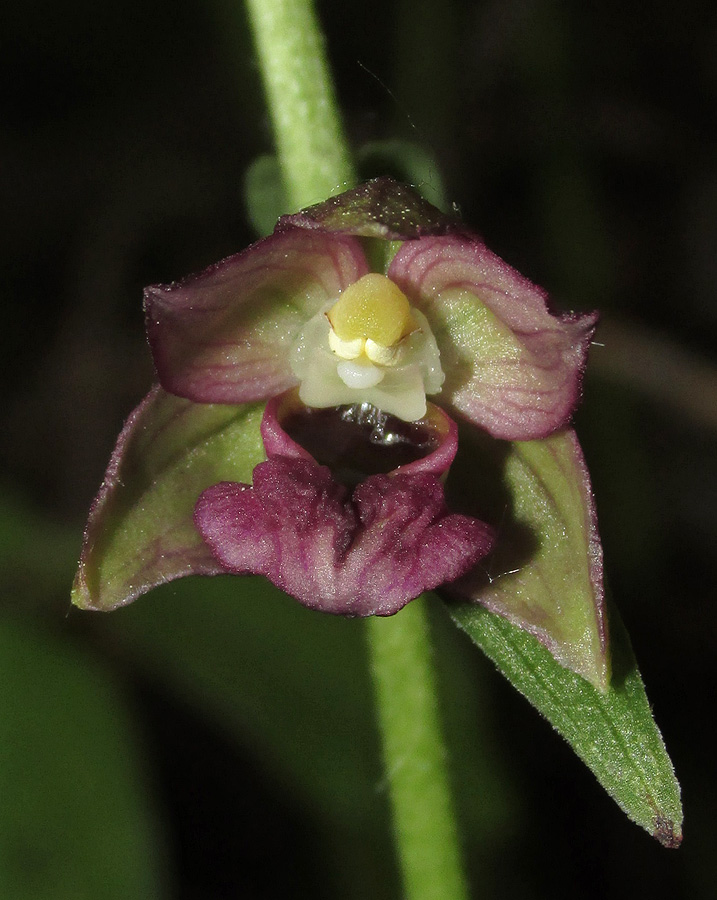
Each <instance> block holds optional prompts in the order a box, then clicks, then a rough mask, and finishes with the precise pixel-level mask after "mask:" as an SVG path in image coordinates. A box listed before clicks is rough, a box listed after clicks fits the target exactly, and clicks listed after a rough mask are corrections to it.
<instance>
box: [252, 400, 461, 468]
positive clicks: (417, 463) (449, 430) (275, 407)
mask: <svg viewBox="0 0 717 900" xmlns="http://www.w3.org/2000/svg"><path fill="white" fill-rule="evenodd" d="M305 409H306V408H305V407H304V404H303V403H302V402H301V400H300V399H299V392H298V390H296V389H293V390H290V391H287V392H286V393H284V394H281V395H279V396H278V397H272V399H271V400H269V401H268V403H267V404H266V407H265V409H264V416H263V418H262V420H261V437H262V440H263V442H264V449H265V451H266V455H267V457H268V458H269V459H273V458H275V457H286V458H288V459H306V460H313V457H312V456H311V454H310V453H309V452H308V450H306V449H305V448H304V447H302V446H301V444H299V443H297V442H296V441H295V440H294V439H293V438H292V437H291V436H290V435H289V434H287V432H286V431H285V430H284V427H283V425H282V423H283V422H286V420H287V419H288V418H290V417H291V416H292V415H293V414H295V413H297V412H301V411H302V410H305ZM412 427H415V428H417V429H423V430H425V431H427V432H429V433H431V438H432V440H431V444H432V449H431V452H429V453H427V454H426V455H425V456H422V457H420V458H419V459H416V460H414V461H412V462H409V463H405V464H403V465H400V466H398V467H397V468H396V469H393V470H391V472H390V473H389V474H392V475H394V474H397V473H401V474H402V475H419V474H430V475H435V476H436V477H439V478H440V477H442V476H445V475H446V474H447V473H448V470H449V469H450V466H451V463H452V462H453V460H454V459H455V456H456V453H457V451H458V429H457V427H456V423H455V422H454V421H453V419H451V418H450V416H447V415H446V413H444V412H443V410H442V409H439V408H438V407H437V406H435V405H434V404H433V403H429V404H428V408H427V411H426V416H425V418H424V419H422V420H421V421H420V422H417V423H412ZM325 439H326V440H329V441H330V440H331V436H330V435H327V436H326V438H325Z"/></svg>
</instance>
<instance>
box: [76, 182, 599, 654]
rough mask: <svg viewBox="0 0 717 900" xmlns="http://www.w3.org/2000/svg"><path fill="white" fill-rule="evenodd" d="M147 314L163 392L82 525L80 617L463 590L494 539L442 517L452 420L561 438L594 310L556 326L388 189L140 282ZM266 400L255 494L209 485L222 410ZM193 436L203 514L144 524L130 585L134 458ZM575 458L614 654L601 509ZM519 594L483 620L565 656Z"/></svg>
mask: <svg viewBox="0 0 717 900" xmlns="http://www.w3.org/2000/svg"><path fill="white" fill-rule="evenodd" d="M145 309H146V317H147V332H148V336H149V341H150V346H151V348H152V353H153V355H154V360H155V365H156V368H157V372H158V375H159V380H160V383H161V388H156V389H155V390H154V391H153V393H152V394H151V395H150V397H149V398H147V400H145V401H144V404H143V405H142V406H141V407H140V408H139V409H138V410H137V411H136V412H135V413H134V414H133V416H132V417H130V420H129V421H128V423H127V425H126V426H125V429H124V431H123V433H122V435H121V436H120V439H119V442H118V446H117V448H116V450H115V454H114V456H113V459H112V461H111V463H110V469H109V470H108V475H107V477H106V480H105V484H104V485H103V489H102V491H101V492H100V496H99V497H98V499H97V501H96V502H95V506H94V508H93V511H92V513H91V516H90V523H89V525H88V530H87V534H86V543H85V550H84V552H83V558H82V560H81V564H80V572H79V575H78V580H77V582H76V589H75V601H76V602H77V603H78V604H79V605H82V606H84V607H88V608H111V607H113V606H118V605H122V604H123V603H125V602H128V601H129V600H131V599H134V597H136V596H137V595H138V594H139V593H142V592H143V591H144V590H147V589H149V588H150V587H151V586H153V585H154V584H157V583H160V582H162V581H167V580H169V579H171V578H176V577H179V576H180V575H185V574H192V573H199V574H217V573H227V572H229V573H241V574H244V573H254V574H262V575H265V576H266V577H268V578H269V579H270V580H271V581H272V582H273V583H274V584H276V585H277V586H278V587H280V588H281V589H282V590H284V591H286V592H287V593H289V594H291V595H292V596H294V597H296V598H297V599H298V600H299V601H300V602H302V603H303V604H305V605H307V606H310V607H313V608H316V609H320V610H324V611H327V612H332V613H342V614H346V615H353V616H365V615H373V614H378V615H390V614H392V613H395V612H397V611H398V610H399V609H400V608H401V607H402V606H404V605H405V604H406V603H407V602H409V601H410V600H411V599H413V598H414V597H416V596H418V594H420V593H421V592H422V591H424V590H426V589H432V588H437V587H439V586H440V585H445V584H451V591H452V592H453V593H454V594H455V593H458V594H459V595H460V594H461V593H464V594H465V593H466V592H468V593H469V594H470V596H473V595H474V593H476V591H477V589H475V588H474V587H470V585H473V584H474V583H475V578H474V577H473V576H474V575H475V572H476V571H477V568H476V567H478V568H480V561H481V560H482V559H483V557H485V556H486V554H487V553H488V552H489V551H490V550H491V548H492V546H493V544H494V541H495V532H494V530H493V528H491V527H490V526H489V525H487V524H484V523H483V522H482V521H481V520H480V510H475V511H474V510H471V513H472V514H471V515H466V514H459V513H458V512H453V511H450V510H449V509H448V506H447V503H446V499H445V496H444V482H445V478H446V475H447V473H448V469H449V467H450V465H451V463H452V461H453V459H454V457H455V455H456V452H457V450H458V448H459V439H458V430H457V427H456V424H455V422H454V421H453V419H452V418H451V417H456V418H457V419H458V420H460V421H461V422H462V423H463V424H464V425H465V426H467V427H469V428H472V429H476V430H480V431H482V432H484V433H487V434H488V435H490V436H492V438H496V439H500V440H502V441H520V442H524V441H527V442H530V441H536V440H538V439H541V438H546V437H548V436H549V435H552V434H553V433H555V432H557V431H558V430H559V429H563V428H564V426H565V425H566V423H567V422H568V421H569V418H570V415H571V413H572V411H573V409H574V407H575V405H576V403H577V400H578V398H579V394H580V383H581V377H582V372H583V369H584V365H585V360H586V353H587V348H588V344H589V342H590V339H591V336H592V334H593V331H594V327H595V323H596V316H595V315H594V314H592V315H561V316H556V315H553V314H551V313H550V311H549V310H548V308H547V303H546V296H545V294H544V293H543V292H542V291H541V290H540V289H539V288H537V287H535V286H534V285H533V284H531V283H530V282H529V281H528V280H527V279H525V278H523V277H522V276H521V275H519V274H518V273H517V272H515V271H514V270H513V269H512V268H511V267H510V266H508V265H507V264H506V263H504V262H503V261H502V260H501V259H499V258H498V257H497V256H495V254H493V253H492V252H491V251H490V250H488V249H487V247H486V246H485V245H484V244H483V242H482V241H481V240H480V239H479V238H477V237H476V236H475V235H473V234H471V233H469V232H467V231H466V230H465V229H464V227H463V226H462V225H461V223H459V222H458V221H456V220H455V219H453V218H451V217H448V216H445V215H443V214H442V213H440V212H439V211H438V210H436V209H435V208H434V207H432V206H430V205H429V204H428V203H426V202H425V201H423V200H422V199H421V198H420V197H419V196H418V195H417V194H416V193H414V192H413V191H412V190H410V189H409V188H406V187H404V186H402V185H398V184H396V183H395V182H393V181H391V180H390V179H377V180H375V181H373V182H369V183H368V184H366V185H363V186H361V187H359V188H356V189H354V190H351V191H348V192H346V193H345V194H342V195H340V196H338V197H335V198H332V199H330V200H328V201H326V202H325V203H322V204H319V205H317V206H315V207H311V208H310V209H307V210H304V211H302V212H300V213H298V214H296V215H290V216H285V217H283V218H282V219H280V220H279V223H278V225H277V227H276V229H275V231H274V233H273V234H272V235H271V236H270V237H268V238H265V239H264V240H261V241H259V242H258V243H256V244H254V245H253V246H252V247H250V248H248V249H247V250H246V251H244V252H243V253H240V254H238V255H236V256H233V257H230V258H229V259H226V260H224V261H222V262H220V263H218V264H216V265H214V266H212V267H210V268H209V269H207V270H206V271H204V272H202V273H201V274H199V275H197V276H193V277H190V278H188V279H186V280H184V281H181V282H178V283H175V284H171V285H160V286H155V287H150V288H148V289H147V290H146V292H145ZM180 398H183V399H180ZM427 398H430V401H429V400H428V399H427ZM433 401H435V404H434V402H433ZM256 403H261V404H265V407H264V409H263V413H262V421H261V426H260V433H261V445H260V446H259V447H258V449H257V448H256V447H253V448H252V451H251V452H252V453H253V454H254V459H255V462H254V465H252V468H253V474H252V478H251V480H252V484H251V485H249V484H248V483H245V482H246V481H248V479H246V477H245V476H242V477H229V478H227V477H216V474H215V473H216V472H218V471H219V470H222V469H227V468H231V467H230V466H227V465H226V458H227V449H226V447H225V446H224V447H223V449H222V450H221V451H220V450H218V449H215V448H213V447H212V448H211V449H210V450H209V451H207V448H208V447H209V444H210V443H211V441H210V438H207V439H206V441H205V442H204V443H202V442H201V440H200V441H199V442H198V443H197V434H199V433H201V434H204V433H205V432H204V431H202V428H203V426H199V425H198V424H197V423H198V422H199V420H200V419H202V417H204V418H207V417H208V418H209V419H212V417H214V416H218V417H219V418H220V419H221V420H222V423H223V424H222V426H221V427H222V428H224V427H227V426H226V422H228V421H229V418H228V417H229V416H230V413H229V412H228V410H239V409H241V410H243V411H244V412H243V413H242V415H245V416H249V417H250V418H251V417H253V418H252V422H253V423H254V424H252V426H251V427H252V428H254V427H255V424H256V417H257V416H258V414H259V411H255V408H254V406H248V404H256ZM249 410H251V411H252V412H251V413H250V412H248V411H249ZM238 414H239V413H237V415H238ZM202 421H203V419H202ZM242 421H243V420H242ZM242 427H244V426H242ZM247 427H248V426H247ZM183 433H186V435H187V440H186V445H185V447H184V449H185V451H186V452H185V456H186V460H185V463H186V464H185V470H186V472H189V471H191V473H192V475H191V477H188V476H187V477H188V482H187V483H188V484H189V483H191V488H189V493H191V494H192V496H191V497H190V498H189V501H191V502H189V501H187V503H185V505H184V506H183V510H184V512H182V514H181V516H179V515H178V514H177V512H176V511H175V512H173V513H172V519H173V520H177V521H173V522H172V524H171V526H169V525H167V523H166V522H157V523H155V524H154V525H152V523H151V522H148V521H145V520H142V524H141V526H139V525H136V524H135V526H134V527H135V531H137V530H139V531H140V532H141V535H142V537H141V540H140V543H142V546H143V547H144V548H145V552H143V554H140V562H138V563H136V564H135V566H134V570H132V571H130V569H131V568H132V567H131V565H129V564H128V563H127V560H126V558H125V557H126V551H127V546H128V544H129V542H131V537H128V534H129V532H128V531H127V528H128V527H129V525H127V523H128V522H129V520H131V519H132V517H133V516H134V517H135V518H136V517H137V516H138V515H139V513H138V512H137V511H136V509H135V508H134V507H133V508H132V510H130V509H129V506H128V505H127V504H125V506H123V503H124V501H119V500H118V492H120V491H121V490H122V489H123V486H124V484H125V481H124V477H123V476H124V470H125V469H127V468H128V467H130V466H131V467H133V468H136V467H137V465H138V464H139V465H140V466H142V461H141V457H142V453H143V452H146V451H142V450H141V449H140V446H141V445H144V444H147V443H148V442H150V440H151V442H152V445H153V446H154V447H155V450H154V452H155V454H156V453H159V455H160V456H161V455H162V454H161V452H160V451H158V450H156V447H161V446H163V444H164V443H166V444H167V446H168V447H169V446H171V447H172V448H173V449H174V450H175V451H176V449H177V448H179V447H181V446H182V434H183ZM206 433H207V434H210V435H211V434H214V432H213V431H212V430H211V428H208V430H207V432H206ZM242 435H243V436H244V437H243V438H242V440H244V439H245V434H244V431H242ZM207 442H209V443H207ZM198 447H199V448H203V451H207V452H209V456H211V457H212V465H209V466H205V468H206V469H207V471H204V469H202V470H201V472H200V469H199V468H197V466H198V463H197V462H196V457H197V454H198V453H200V455H201V451H198V449H197V448H198ZM571 447H574V448H575V449H574V451H573V450H571V451H570V453H569V454H568V457H566V458H567V459H568V462H567V463H566V465H567V467H568V469H569V470H570V473H571V475H570V477H573V476H574V479H575V480H576V481H577V483H579V491H580V496H581V500H580V503H581V504H582V508H583V510H584V513H585V515H584V519H585V522H584V529H585V534H586V535H587V537H586V540H587V541H588V543H589V544H590V546H591V548H592V550H591V552H592V553H593V557H592V559H593V563H595V565H593V570H592V573H591V576H590V577H591V579H592V580H593V581H594V585H595V591H594V595H595V599H596V607H595V622H596V623H597V631H598V634H599V637H598V640H599V642H602V644H603V645H604V643H605V639H606V635H605V627H604V616H603V613H602V607H601V603H602V594H601V588H600V587H599V582H600V579H601V568H600V558H599V542H597V545H596V540H597V533H596V530H595V525H594V511H593V509H592V505H591V504H592V499H591V495H590V490H589V484H588V482H587V475H586V471H585V469H584V464H583V463H582V457H581V456H580V452H579V446H578V445H577V442H575V441H573V443H572V444H571ZM220 452H222V453H224V454H225V458H224V459H221V460H220V459H219V456H218V454H219V453H220ZM248 455H249V456H251V453H249V454H248ZM231 456H232V453H231V451H230V452H229V453H228V457H231ZM246 457H247V451H244V457H243V461H244V462H246ZM183 458H184V457H183ZM200 468H201V467H200ZM239 469H241V466H239ZM160 470H161V471H164V469H162V468H161V466H160V465H159V464H157V465H156V466H155V464H154V463H152V464H151V465H149V466H148V470H147V472H145V474H144V476H143V477H144V482H145V483H144V487H143V488H142V489H141V490H140V491H139V494H140V495H142V496H143V497H145V500H146V496H145V495H146V494H147V491H150V492H151V491H154V492H155V493H161V490H160V488H159V487H158V485H159V481H161V479H159V480H158V476H157V472H159V471H160ZM172 471H173V473H174V474H173V475H172V478H171V479H170V481H171V483H172V484H173V485H178V484H181V483H182V481H181V479H182V477H184V476H182V475H180V474H178V473H177V471H175V470H172ZM183 471H184V470H183ZM198 472H200V474H197V473H198ZM575 473H577V474H575ZM160 487H161V485H160ZM165 487H166V486H165ZM168 489H169V488H168V487H167V488H166V490H168ZM143 492H144V493H143ZM135 501H136V502H135ZM133 503H134V506H135V507H136V506H137V505H138V504H139V505H142V503H144V505H143V506H142V508H143V509H146V508H147V504H146V503H145V502H144V501H142V500H137V498H135V500H133ZM130 505H131V504H130ZM125 507H126V508H125ZM190 507H194V511H193V524H192V523H191V522H189V521H188V519H187V511H188V509H189V508H190ZM120 508H121V511H120V512H118V510H119V509H120ZM473 513H475V514H473ZM179 518H181V519H182V521H178V519H179ZM120 521H121V523H122V524H121V525H120V526H117V523H118V522H120ZM108 522H111V523H112V525H111V527H112V528H115V529H116V528H117V527H119V530H120V531H122V534H123V535H124V537H123V538H122V540H121V541H120V543H122V542H123V541H124V542H125V543H124V544H123V546H125V551H124V552H125V557H123V561H122V562H121V563H120V562H117V563H116V565H114V568H112V567H107V566H105V570H106V573H107V572H109V570H110V569H112V571H111V572H109V574H110V575H111V578H114V581H115V589H113V592H112V594H111V597H110V595H109V594H105V597H104V598H101V594H102V589H103V588H102V579H101V577H99V572H100V569H101V563H100V562H99V560H100V557H102V556H103V555H104V556H107V555H108V552H109V551H108V550H107V547H108V546H110V545H111V544H112V540H110V539H109V538H107V537H106V532H107V530H108V527H109V526H108V525H107V523H108ZM494 524H497V523H494ZM147 530H149V531H154V534H153V535H151V536H149V537H148V534H147ZM103 535H105V536H104V537H103ZM150 538H151V539H150ZM98 544H99V545H100V550H97V546H98ZM115 544H116V541H115ZM596 546H597V550H596V549H595V547H596ZM150 547H151V548H152V549H151V550H150V549H148V548H150ZM128 565H129V568H128ZM93 566H94V570H92V567H93ZM91 570H92V571H91ZM119 570H122V573H123V574H121V575H118V574H117V572H118V571H119ZM463 576H468V577H465V578H464V577H463ZM457 579H460V580H458V581H457ZM120 585H123V587H120ZM462 586H463V587H462ZM478 593H479V592H478ZM476 599H478V600H480V599H481V597H480V596H477V597H476ZM520 602H521V612H520V613H516V611H515V610H511V609H509V608H507V607H506V608H501V606H502V605H504V604H502V601H501V602H493V604H492V606H491V608H494V609H496V611H499V612H502V613H503V614H504V615H507V616H508V617H510V618H512V619H513V620H514V621H516V622H518V624H521V625H522V626H523V627H526V628H528V629H529V630H532V631H533V632H534V633H536V634H537V635H538V636H539V637H540V638H541V639H542V640H544V641H545V642H546V643H547V644H548V646H550V647H551V649H552V650H553V651H554V652H556V646H557V643H559V641H556V639H555V638H554V635H551V633H550V627H548V628H547V629H546V628H545V623H544V622H543V621H541V617H542V619H545V614H544V611H543V610H537V611H535V610H534V611H533V612H532V613H526V612H525V609H526V603H525V598H524V597H523V598H521V600H520ZM489 605H490V604H489ZM528 605H529V604H528ZM533 613H534V615H533ZM531 615H532V616H533V618H534V619H535V621H531V620H530V619H531ZM541 629H542V631H541ZM551 642H552V644H553V645H554V646H551ZM556 656H558V658H559V659H560V652H559V650H558V652H556ZM568 664H570V662H569V661H568Z"/></svg>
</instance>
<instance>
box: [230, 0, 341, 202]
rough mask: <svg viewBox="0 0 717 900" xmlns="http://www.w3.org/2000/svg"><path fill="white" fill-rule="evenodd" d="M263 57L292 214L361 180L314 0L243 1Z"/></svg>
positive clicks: (271, 112)
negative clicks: (336, 91) (340, 111)
mask: <svg viewBox="0 0 717 900" xmlns="http://www.w3.org/2000/svg"><path fill="white" fill-rule="evenodd" d="M246 5H247V9H248V12H249V19H250V23H251V27H252V30H253V33H254V41H255V43H256V47H257V52H258V55H259V64H260V67H261V72H262V76H263V79H264V87H265V89H266V95H267V101H268V104H269V112H270V114H271V120H272V125H273V128H274V137H275V140H276V146H277V152H278V157H279V166H280V168H281V172H282V176H283V179H284V185H285V187H286V189H287V191H288V199H289V206H290V207H291V208H290V209H289V210H287V212H295V211H296V210H297V209H300V208H301V207H303V206H308V205H310V204H312V203H318V202H319V201H320V200H325V199H326V197H329V196H331V195H333V194H337V193H340V192H341V191H342V190H345V189H346V188H347V187H351V186H353V185H354V184H355V182H356V175H355V172H354V168H353V164H352V161H351V155H350V152H349V150H348V148H347V146H346V140H345V138H344V134H343V129H342V126H341V117H340V115H339V112H338V108H337V105H336V98H335V95H334V89H333V83H332V81H331V76H330V73H329V67H328V63H327V60H326V53H325V48H324V40H323V35H322V34H321V31H320V28H319V25H318V22H317V19H316V15H315V13H314V9H313V4H312V2H311V0H246Z"/></svg>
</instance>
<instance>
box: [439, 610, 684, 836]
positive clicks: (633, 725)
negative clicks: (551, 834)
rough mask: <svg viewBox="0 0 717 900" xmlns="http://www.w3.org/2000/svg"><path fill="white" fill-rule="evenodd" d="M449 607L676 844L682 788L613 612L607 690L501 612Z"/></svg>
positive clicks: (633, 810)
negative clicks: (569, 667) (568, 665)
mask: <svg viewBox="0 0 717 900" xmlns="http://www.w3.org/2000/svg"><path fill="white" fill-rule="evenodd" d="M450 612H451V615H452V616H453V618H454V620H455V621H456V622H457V624H458V625H459V626H460V627H461V628H462V629H463V630H464V631H465V632H466V633H467V634H468V635H469V637H470V638H471V639H472V640H473V641H475V643H476V644H477V645H478V646H479V647H480V648H481V650H483V652H484V653H486V654H487V656H489V657H490V659H491V660H493V662H494V663H495V665H496V666H497V667H498V669H499V670H500V671H501V672H502V673H503V675H505V677H506V678H507V679H508V680H509V681H510V682H511V684H512V685H513V686H514V687H515V688H517V690H518V691H520V693H521V694H523V695H524V696H525V697H526V698H527V699H528V700H529V701H530V702H531V703H532V704H533V706H535V707H536V709H538V710H539V711H540V712H541V713H542V714H543V715H544V716H545V717H546V718H547V719H548V720H549V721H550V723H551V724H552V725H553V727H554V728H555V729H556V731H558V732H559V734H561V735H562V736H563V737H564V738H565V740H566V741H567V742H568V743H569V744H570V746H571V747H572V748H573V750H575V752H576V753H577V755H578V756H579V757H580V758H581V759H582V760H583V762H584V763H585V764H586V765H587V766H589V768H590V769H592V771H593V772H594V774H595V775H596V777H597V779H598V781H599V782H600V784H602V786H603V787H604V788H605V790H606V791H607V792H608V793H609V794H610V796H611V797H613V798H614V800H615V801H616V802H617V803H618V805H619V806H620V807H621V809H622V810H623V811H624V812H625V813H626V814H627V815H628V816H629V818H630V819H632V820H633V822H636V823H637V824H638V825H640V826H642V827H643V828H645V829H646V830H647V831H649V832H650V833H651V834H652V835H653V837H655V838H656V839H657V840H658V841H659V842H660V843H661V844H663V845H664V846H665V847H677V846H679V844H680V841H681V840H682V806H681V803H680V788H679V785H678V783H677V780H676V778H675V774H674V770H673V767H672V763H671V761H670V758H669V757H668V755H667V751H666V750H665V745H664V743H663V741H662V736H661V735H660V732H659V731H658V728H657V725H656V724H655V721H654V719H653V717H652V712H651V710H650V705H649V703H648V701H647V697H646V695H645V688H644V685H643V683H642V679H641V677H640V673H639V671H638V669H637V663H636V662H635V657H634V655H633V652H632V648H631V646H630V641H629V638H628V636H627V632H626V631H625V627H624V625H623V624H622V621H621V620H620V618H619V616H618V614H617V612H616V611H615V610H614V609H611V611H610V626H611V631H612V658H613V674H612V680H611V683H610V686H609V687H608V688H607V690H605V691H599V690H597V689H596V688H595V687H593V686H592V685H591V684H588V682H587V681H586V680H585V679H584V678H581V677H580V676H579V675H576V674H575V673H573V672H570V671H568V670H567V669H565V668H564V667H563V666H561V665H559V664H558V663H557V662H556V661H555V659H554V658H553V657H552V656H551V654H550V653H549V652H548V650H547V649H546V648H545V647H544V646H543V645H542V644H541V643H540V642H539V641H538V640H537V639H536V638H534V637H533V636H532V635H530V634H527V633H526V632H525V631H523V630H521V629H519V628H516V627H515V626H514V625H511V624H510V623H509V622H508V621H506V620H505V619H504V618H502V617H501V616H497V615H495V614H493V613H491V612H489V611H488V610H486V609H483V608H482V607H480V606H477V605H475V606H470V605H468V604H459V605H454V606H451V607H450Z"/></svg>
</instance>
